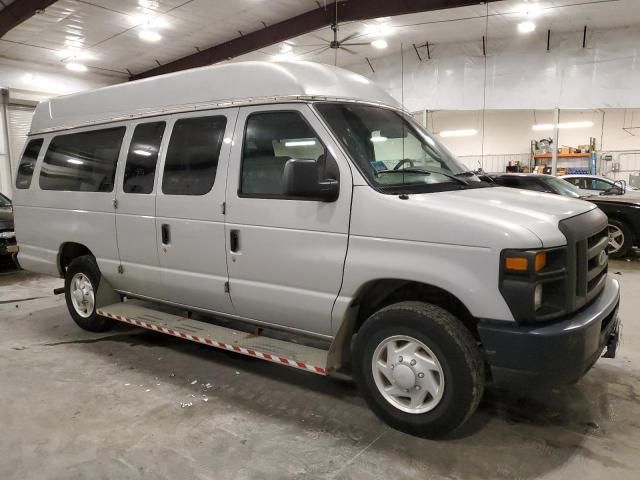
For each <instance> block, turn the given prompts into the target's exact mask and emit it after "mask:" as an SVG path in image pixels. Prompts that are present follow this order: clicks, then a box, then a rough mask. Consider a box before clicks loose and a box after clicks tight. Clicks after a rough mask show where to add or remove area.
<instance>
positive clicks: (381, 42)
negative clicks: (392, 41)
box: [371, 38, 387, 48]
mask: <svg viewBox="0 0 640 480" xmlns="http://www.w3.org/2000/svg"><path fill="white" fill-rule="evenodd" d="M371 45H372V46H374V47H375V48H387V41H386V40H383V39H381V38H379V39H378V40H374V41H373V42H371Z"/></svg>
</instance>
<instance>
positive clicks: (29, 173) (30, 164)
mask: <svg viewBox="0 0 640 480" xmlns="http://www.w3.org/2000/svg"><path fill="white" fill-rule="evenodd" d="M42 142H43V140H42V138H38V139H36V140H31V141H30V142H29V143H28V144H27V148H25V149H24V154H23V155H22V158H21V159H20V165H18V175H17V177H16V188H21V189H25V188H29V187H30V186H31V177H33V171H34V170H35V168H36V160H37V159H38V154H40V149H41V148H42Z"/></svg>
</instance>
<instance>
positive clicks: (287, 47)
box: [280, 42, 293, 53]
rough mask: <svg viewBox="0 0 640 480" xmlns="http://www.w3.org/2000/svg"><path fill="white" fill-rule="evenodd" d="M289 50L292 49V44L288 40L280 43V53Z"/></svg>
mask: <svg viewBox="0 0 640 480" xmlns="http://www.w3.org/2000/svg"><path fill="white" fill-rule="evenodd" d="M291 50H293V46H292V45H291V44H290V43H288V42H284V43H283V44H282V45H280V53H289V52H290V51H291Z"/></svg>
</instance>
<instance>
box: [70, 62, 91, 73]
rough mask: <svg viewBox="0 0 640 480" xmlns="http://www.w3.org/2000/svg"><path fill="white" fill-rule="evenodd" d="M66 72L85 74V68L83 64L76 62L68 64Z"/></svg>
mask: <svg viewBox="0 0 640 480" xmlns="http://www.w3.org/2000/svg"><path fill="white" fill-rule="evenodd" d="M66 67H67V70H71V71H72V72H86V71H87V66H86V65H84V64H83V63H78V62H69V63H67V65H66Z"/></svg>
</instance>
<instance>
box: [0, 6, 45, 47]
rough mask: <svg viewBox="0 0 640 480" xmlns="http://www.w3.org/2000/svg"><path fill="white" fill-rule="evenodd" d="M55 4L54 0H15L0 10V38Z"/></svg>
mask: <svg viewBox="0 0 640 480" xmlns="http://www.w3.org/2000/svg"><path fill="white" fill-rule="evenodd" d="M55 2H56V0H15V1H14V2H13V3H10V4H9V5H7V6H6V7H4V8H3V9H2V10H0V38H2V37H4V35H5V34H6V33H7V32H8V31H9V30H11V29H12V28H14V27H17V26H18V25H20V24H21V23H22V22H24V21H25V20H28V19H30V18H31V17H33V16H34V15H35V14H36V13H39V12H42V11H44V9H45V8H47V7H48V6H49V5H51V4H52V3H55Z"/></svg>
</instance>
